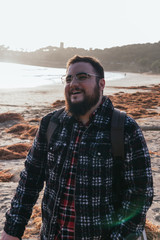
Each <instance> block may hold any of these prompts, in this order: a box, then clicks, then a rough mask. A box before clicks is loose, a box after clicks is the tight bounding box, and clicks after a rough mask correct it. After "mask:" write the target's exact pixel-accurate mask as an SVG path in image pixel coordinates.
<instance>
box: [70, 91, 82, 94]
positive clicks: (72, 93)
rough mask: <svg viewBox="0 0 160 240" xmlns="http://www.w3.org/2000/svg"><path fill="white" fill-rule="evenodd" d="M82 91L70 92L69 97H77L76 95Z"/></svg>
mask: <svg viewBox="0 0 160 240" xmlns="http://www.w3.org/2000/svg"><path fill="white" fill-rule="evenodd" d="M81 93H82V91H80V90H79V91H71V93H70V95H77V94H81Z"/></svg>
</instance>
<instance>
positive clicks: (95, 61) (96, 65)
mask: <svg viewBox="0 0 160 240" xmlns="http://www.w3.org/2000/svg"><path fill="white" fill-rule="evenodd" d="M78 62H86V63H90V64H91V65H92V67H93V68H94V69H95V71H96V73H97V74H98V76H99V78H100V79H101V78H104V69H103V67H102V65H101V63H100V62H99V60H98V59H96V58H95V57H89V56H78V55H75V56H73V57H72V58H70V59H69V60H68V62H67V65H66V68H67V70H68V68H69V66H70V65H71V64H74V63H78Z"/></svg>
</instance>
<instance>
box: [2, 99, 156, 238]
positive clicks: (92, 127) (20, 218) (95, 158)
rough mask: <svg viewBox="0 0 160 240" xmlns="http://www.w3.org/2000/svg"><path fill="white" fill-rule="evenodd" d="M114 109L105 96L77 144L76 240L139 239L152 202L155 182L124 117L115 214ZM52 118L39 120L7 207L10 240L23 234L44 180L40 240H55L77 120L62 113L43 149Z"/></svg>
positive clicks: (134, 128)
mask: <svg viewBox="0 0 160 240" xmlns="http://www.w3.org/2000/svg"><path fill="white" fill-rule="evenodd" d="M112 111H113V106H112V103H111V101H110V100H109V99H108V98H105V99H104V102H103V104H102V105H101V106H100V107H99V108H98V109H97V111H96V113H95V116H94V117H93V119H92V121H91V123H90V124H89V126H88V127H87V129H86V130H85V131H84V133H83V135H82V137H81V142H80V144H79V149H78V160H77V172H76V186H75V214H76V219H75V239H76V240H82V239H84V240H89V239H90V240H94V239H95V240H97V239H107V240H109V239H112V240H117V239H119V240H121V239H127V237H131V239H134V238H132V234H133V236H137V237H138V236H139V235H140V234H141V232H142V231H143V228H144V224H145V217H146V212H147V210H148V208H149V207H150V205H151V203H152V198H153V181H152V173H151V165H150V156H149V153H148V149H147V146H146V143H145V140H144V137H143V134H142V132H141V130H140V128H139V127H138V125H137V124H136V122H135V121H134V120H133V119H132V118H130V117H128V116H127V117H126V120H125V139H124V143H125V160H124V161H123V162H122V169H123V172H122V175H123V186H122V189H121V192H122V203H121V209H119V211H118V212H116V211H115V207H114V199H116V198H117V195H116V193H115V192H113V191H112V185H113V180H114V178H115V176H113V167H114V161H113V156H112V152H111V139H110V127H111V116H112ZM52 114H53V113H52ZM52 114H49V115H47V116H46V117H44V118H43V119H42V121H41V124H40V128H39V131H38V133H37V136H36V138H35V141H34V143H33V146H32V148H31V150H30V152H29V154H28V156H27V159H26V162H25V170H24V171H23V172H22V173H21V180H20V182H19V185H18V188H17V191H16V195H15V197H14V199H13V201H12V206H11V209H10V211H8V213H7V214H6V218H7V220H6V224H5V231H6V232H7V233H9V234H11V235H13V236H19V237H20V236H22V235H23V231H24V228H25V225H26V224H27V222H28V219H29V218H30V215H31V212H32V207H33V205H34V204H35V202H36V200H37V197H38V194H39V191H41V190H42V188H43V185H44V182H45V183H46V184H45V191H44V198H43V201H42V218H43V225H42V229H41V239H42V240H53V239H54V237H55V233H56V221H57V216H58V211H59V206H60V201H61V199H62V194H63V192H64V191H65V187H66V181H67V176H68V174H69V171H70V162H71V156H72V154H73V150H74V144H75V138H76V136H77V133H76V126H77V121H76V120H75V119H74V118H73V117H72V116H69V115H67V113H64V114H63V116H62V119H61V121H60V125H59V127H58V128H57V129H56V131H55V132H54V135H53V136H52V138H51V141H50V144H49V146H47V143H46V129H47V126H48V123H49V120H50V117H51V116H52ZM135 238H136V237H135Z"/></svg>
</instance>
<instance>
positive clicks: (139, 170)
mask: <svg viewBox="0 0 160 240" xmlns="http://www.w3.org/2000/svg"><path fill="white" fill-rule="evenodd" d="M125 153H126V157H125V160H123V167H122V176H123V188H122V205H121V208H120V210H119V212H118V223H117V225H116V227H115V229H114V231H112V233H111V239H112V240H116V239H118V240H121V239H125V240H126V239H128V240H129V239H131V240H133V239H137V237H138V236H140V235H141V233H142V231H143V229H144V225H145V220H146V213H147V210H148V209H149V207H150V206H151V204H152V200H153V179H152V172H151V161H150V156H149V151H148V148H147V145H146V142H145V139H144V136H143V133H142V131H141V129H140V128H139V126H138V125H137V123H136V122H135V121H134V120H133V119H131V118H129V117H127V120H126V126H125Z"/></svg>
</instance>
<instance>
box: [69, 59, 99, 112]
mask: <svg viewBox="0 0 160 240" xmlns="http://www.w3.org/2000/svg"><path fill="white" fill-rule="evenodd" d="M82 72H83V73H89V74H93V75H97V73H96V72H95V70H94V68H93V67H92V65H91V64H90V63H86V62H78V63H74V64H72V65H70V66H69V68H68V71H67V76H69V75H71V76H73V79H72V81H71V82H70V83H68V84H66V85H65V99H66V109H67V110H68V111H70V112H71V113H72V114H73V115H75V116H81V115H85V114H86V113H87V112H88V111H89V110H90V109H91V108H92V107H93V106H95V105H96V104H97V103H98V101H99V99H100V93H101V90H100V87H99V83H97V81H96V76H93V75H91V76H90V77H89V78H88V79H86V80H84V81H78V80H77V79H76V77H75V75H76V74H77V73H82Z"/></svg>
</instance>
